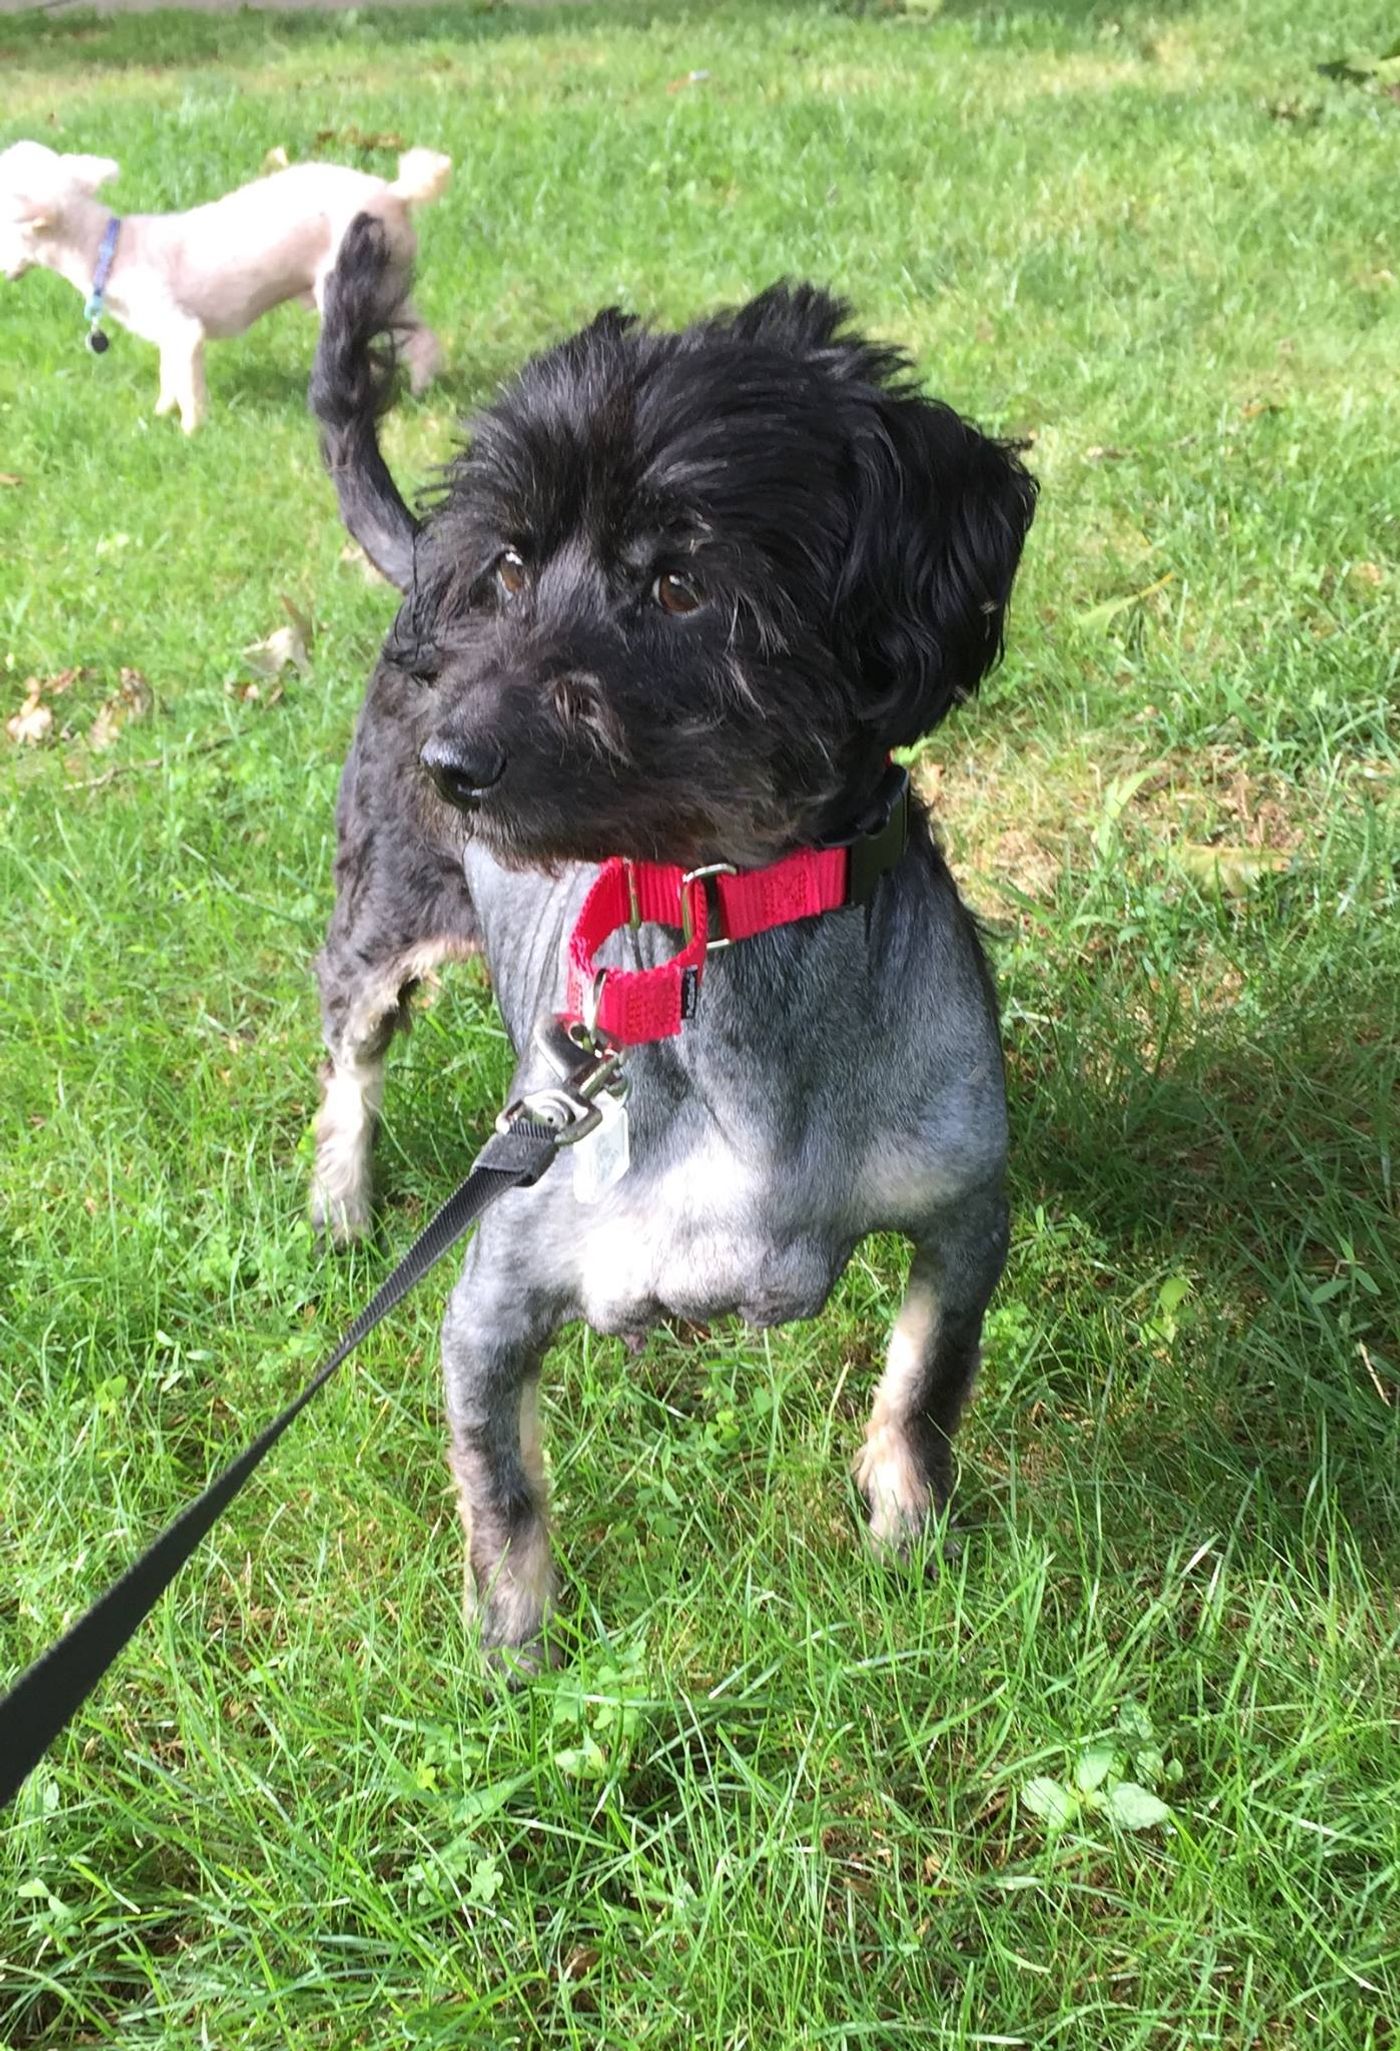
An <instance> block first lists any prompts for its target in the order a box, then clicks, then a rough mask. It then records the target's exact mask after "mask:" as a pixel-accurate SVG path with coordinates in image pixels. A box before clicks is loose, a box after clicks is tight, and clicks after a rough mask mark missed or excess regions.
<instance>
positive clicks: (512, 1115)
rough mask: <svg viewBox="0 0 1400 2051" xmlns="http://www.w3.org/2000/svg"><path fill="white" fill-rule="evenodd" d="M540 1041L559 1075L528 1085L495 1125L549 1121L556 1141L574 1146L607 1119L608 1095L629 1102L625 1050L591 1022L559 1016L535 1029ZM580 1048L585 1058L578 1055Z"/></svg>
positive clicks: (498, 1127)
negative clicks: (602, 1037) (601, 1036)
mask: <svg viewBox="0 0 1400 2051" xmlns="http://www.w3.org/2000/svg"><path fill="white" fill-rule="evenodd" d="M535 1044H536V1046H537V1047H538V1048H539V1049H540V1052H541V1053H542V1054H543V1055H544V1057H545V1060H546V1061H547V1062H548V1063H549V1065H550V1067H551V1068H552V1069H553V1070H554V1073H555V1075H556V1076H557V1077H558V1081H557V1082H555V1083H553V1084H547V1085H546V1086H545V1087H544V1088H543V1089H539V1090H527V1091H526V1092H525V1094H524V1096H523V1097H517V1098H516V1099H515V1100H514V1102H512V1103H509V1104H507V1105H506V1108H505V1110H504V1111H502V1112H501V1114H500V1116H499V1117H498V1118H497V1120H496V1130H497V1132H509V1130H510V1128H511V1126H512V1125H513V1124H514V1123H515V1121H516V1120H517V1119H521V1118H529V1119H533V1120H534V1122H535V1123H536V1124H537V1125H547V1126H549V1128H550V1129H551V1130H552V1132H553V1133H554V1135H555V1144H556V1145H557V1146H561V1147H571V1146H573V1145H574V1144H575V1143H576V1142H577V1141H578V1140H581V1139H586V1138H587V1136H588V1134H589V1133H590V1132H594V1131H596V1130H597V1128H598V1126H599V1125H601V1124H602V1122H603V1102H602V1100H603V1099H611V1101H612V1102H614V1103H617V1104H622V1103H625V1101H626V1099H627V1092H628V1089H629V1087H630V1085H629V1083H628V1079H627V1077H626V1076H625V1075H624V1074H623V1073H622V1054H621V1050H620V1049H619V1048H617V1047H609V1046H606V1045H604V1044H603V1043H602V1042H601V1041H599V1040H598V1039H597V1038H596V1036H595V1035H594V1034H593V1033H592V1032H591V1031H589V1030H588V1029H587V1028H586V1027H580V1026H573V1027H570V1026H565V1025H563V1024H561V1022H560V1021H559V1020H558V1019H556V1020H555V1021H554V1022H553V1024H552V1025H550V1026H547V1027H543V1028H541V1029H540V1031H538V1032H537V1033H536V1034H535ZM579 1053H582V1054H583V1057H584V1058H583V1060H582V1061H578V1060H577V1059H576V1058H575V1057H576V1056H577V1055H578V1054H579Z"/></svg>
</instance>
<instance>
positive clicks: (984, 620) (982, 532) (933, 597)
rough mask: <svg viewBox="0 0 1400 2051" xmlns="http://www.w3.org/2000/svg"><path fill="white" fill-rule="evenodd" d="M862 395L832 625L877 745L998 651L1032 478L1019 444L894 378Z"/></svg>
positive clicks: (917, 726) (951, 698)
mask: <svg viewBox="0 0 1400 2051" xmlns="http://www.w3.org/2000/svg"><path fill="white" fill-rule="evenodd" d="M867 398H868V402H869V403H868V404H867V405H866V406H865V407H863V408H862V409H861V411H862V412H863V413H864V415H865V418H864V421H863V422H862V423H861V424H859V425H857V427H856V430H855V433H854V437H853V449H854V455H855V468H856V480H855V518H854V523H853V531H852V538H851V546H850V550H849V553H848V556H847V559H846V566H845V569H844V572H843V575H842V577H841V580H840V584H839V586H838V590H837V594H836V624H837V635H838V640H839V642H840V643H841V645H842V647H843V649H844V651H845V653H846V656H847V660H848V661H849V663H850V664H851V666H852V668H853V669H854V670H855V671H856V673H857V674H858V675H859V676H860V678H861V682H862V685H863V691H862V701H863V702H862V704H861V706H860V713H861V716H862V718H864V719H867V720H868V721H869V722H870V724H871V725H873V726H874V727H876V728H877V730H878V733H879V737H880V740H881V742H882V743H883V744H884V745H885V746H886V747H892V748H893V747H907V746H909V745H911V744H912V743H913V742H914V741H916V740H918V739H919V738H920V736H921V735H923V734H926V733H927V732H928V731H929V730H930V728H931V727H934V726H936V725H937V724H938V722H939V720H941V719H942V718H943V716H944V714H945V713H947V712H948V711H949V710H950V709H951V707H952V706H953V705H955V704H957V703H958V702H959V701H960V700H961V699H964V698H967V697H969V696H971V694H972V693H973V692H974V691H975V690H976V689H977V686H978V684H979V683H980V682H981V681H982V678H983V677H984V676H985V675H986V674H987V672H988V670H990V669H991V668H992V667H993V666H994V664H995V663H996V662H997V661H998V660H999V658H1000V656H1001V652H1002V629H1003V623H1004V620H1005V616H1006V605H1007V600H1008V599H1009V598H1010V595H1011V586H1012V582H1013V580H1014V578H1015V575H1016V566H1017V564H1018V563H1019V562H1020V559H1021V547H1022V544H1023V542H1024V541H1025V538H1026V532H1027V530H1028V528H1029V527H1030V524H1031V517H1032V515H1033V513H1034V511H1035V497H1036V485H1035V480H1034V478H1032V477H1031V475H1030V474H1029V472H1028V471H1027V470H1026V469H1025V467H1024V466H1023V465H1022V463H1021V462H1020V460H1019V458H1018V456H1017V453H1016V445H1015V444H1013V443H1010V442H1004V441H996V440H993V439H992V438H991V437H990V436H988V435H984V434H981V433H979V432H978V430H977V429H976V428H975V427H972V426H971V425H969V423H968V422H967V421H965V420H962V419H960V418H959V416H958V415H957V414H956V413H955V412H954V411H953V410H952V408H951V407H949V406H944V405H940V404H939V403H937V402H936V401H933V400H929V399H924V398H921V397H919V396H918V395H917V394H916V393H915V392H913V391H912V390H911V389H910V387H909V386H908V385H907V384H905V383H903V382H902V381H901V382H898V383H892V384H887V385H886V386H885V388H884V389H878V388H877V390H876V391H874V392H873V393H870V392H869V390H868V388H867Z"/></svg>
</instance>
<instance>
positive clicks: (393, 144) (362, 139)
mask: <svg viewBox="0 0 1400 2051" xmlns="http://www.w3.org/2000/svg"><path fill="white" fill-rule="evenodd" d="M328 142H334V143H344V144H346V146H347V147H348V148H350V149H352V150H406V149H407V148H408V144H407V143H406V142H405V141H404V139H403V137H402V136H401V135H396V134H395V133H394V132H393V130H392V129H387V130H384V129H369V130H366V129H363V128H361V127H359V125H358V124H357V123H356V122H354V121H352V122H351V123H350V124H349V126H348V127H346V128H318V129H317V130H316V144H317V147H318V148H320V147H322V146H323V145H324V144H326V143H328Z"/></svg>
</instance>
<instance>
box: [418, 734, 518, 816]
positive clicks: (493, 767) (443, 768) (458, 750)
mask: <svg viewBox="0 0 1400 2051" xmlns="http://www.w3.org/2000/svg"><path fill="white" fill-rule="evenodd" d="M419 760H420V761H421V762H422V764H423V767H424V768H425V769H426V770H427V772H428V774H429V776H431V778H432V779H433V782H434V783H435V784H436V785H437V787H438V791H439V793H440V794H441V796H443V797H444V798H446V800H447V802H448V804H449V805H456V807H457V809H458V810H459V811H462V812H474V811H475V810H476V808H477V806H478V805H479V804H480V803H481V800H482V799H483V798H484V797H485V795H486V793H487V791H489V790H490V789H491V788H492V786H493V785H495V784H498V783H499V782H500V780H501V777H502V775H503V774H504V772H505V766H506V757H505V750H504V749H503V748H499V747H497V745H496V743H495V742H494V741H488V740H468V739H466V738H464V737H463V736H461V735H457V734H437V735H435V736H434V737H433V739H432V740H430V741H429V742H428V743H427V745H426V747H425V748H424V749H423V752H422V754H421V755H420V756H419Z"/></svg>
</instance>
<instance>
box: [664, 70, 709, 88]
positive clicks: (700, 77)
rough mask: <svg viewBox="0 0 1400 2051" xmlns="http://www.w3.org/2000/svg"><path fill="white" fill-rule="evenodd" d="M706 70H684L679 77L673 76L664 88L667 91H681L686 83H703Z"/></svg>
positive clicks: (707, 76) (706, 75) (707, 74)
mask: <svg viewBox="0 0 1400 2051" xmlns="http://www.w3.org/2000/svg"><path fill="white" fill-rule="evenodd" d="M709 76H710V74H709V72H708V71H684V72H682V73H681V76H680V77H679V78H673V79H672V80H671V82H670V84H669V85H668V86H667V88H666V90H667V92H668V93H683V92H684V91H685V89H686V87H687V86H688V85H704V84H705V82H706V80H707V79H708V78H709Z"/></svg>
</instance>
